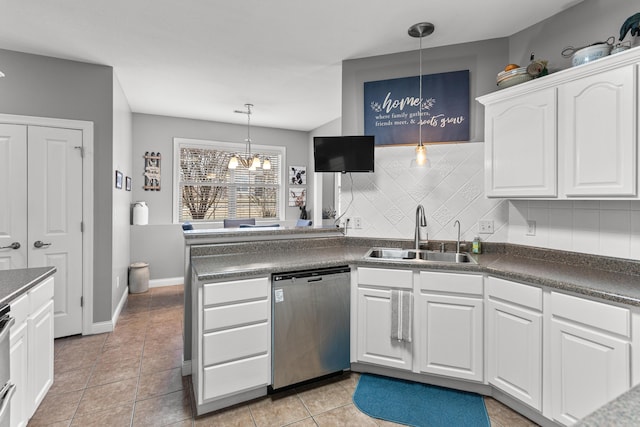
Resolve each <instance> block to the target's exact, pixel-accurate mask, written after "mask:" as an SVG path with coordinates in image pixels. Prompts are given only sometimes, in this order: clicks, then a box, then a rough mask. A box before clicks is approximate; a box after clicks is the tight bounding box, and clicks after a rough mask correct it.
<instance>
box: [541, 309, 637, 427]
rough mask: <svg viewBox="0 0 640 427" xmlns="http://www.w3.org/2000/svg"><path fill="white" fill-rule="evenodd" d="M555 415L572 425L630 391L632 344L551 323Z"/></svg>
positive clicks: (561, 421)
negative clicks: (630, 353) (630, 345)
mask: <svg viewBox="0 0 640 427" xmlns="http://www.w3.org/2000/svg"><path fill="white" fill-rule="evenodd" d="M551 340H552V342H551V411H552V415H553V418H554V419H555V420H556V421H558V422H560V423H562V424H565V425H570V424H573V423H575V422H576V421H578V420H579V419H581V418H583V417H585V416H587V415H588V414H589V413H591V412H593V411H594V410H596V409H598V408H599V407H600V406H602V405H604V404H605V403H607V402H609V401H610V400H612V399H614V398H616V397H617V396H619V395H620V394H622V393H623V392H625V391H627V390H628V389H629V386H630V372H629V351H630V349H629V343H628V342H625V341H623V340H620V339H617V338H615V337H613V336H610V335H608V334H604V333H600V332H596V331H594V330H591V329H588V328H584V327H581V326H579V325H575V324H569V323H567V322H564V321H562V320H560V319H557V318H553V319H552V320H551Z"/></svg>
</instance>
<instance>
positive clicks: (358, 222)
mask: <svg viewBox="0 0 640 427" xmlns="http://www.w3.org/2000/svg"><path fill="white" fill-rule="evenodd" d="M353 228H358V229H360V228H362V218H361V217H359V216H354V217H353Z"/></svg>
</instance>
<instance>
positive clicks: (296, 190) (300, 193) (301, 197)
mask: <svg viewBox="0 0 640 427" xmlns="http://www.w3.org/2000/svg"><path fill="white" fill-rule="evenodd" d="M306 198H307V190H306V188H304V187H289V206H292V207H293V206H297V207H299V208H302V207H303V206H305V205H306V204H307V203H306V201H307V200H306Z"/></svg>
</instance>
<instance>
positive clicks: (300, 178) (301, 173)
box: [289, 166, 307, 185]
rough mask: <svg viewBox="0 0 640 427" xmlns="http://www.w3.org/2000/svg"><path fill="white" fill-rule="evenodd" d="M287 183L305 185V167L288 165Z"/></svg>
mask: <svg viewBox="0 0 640 427" xmlns="http://www.w3.org/2000/svg"><path fill="white" fill-rule="evenodd" d="M289 184H292V185H307V167H306V166H289Z"/></svg>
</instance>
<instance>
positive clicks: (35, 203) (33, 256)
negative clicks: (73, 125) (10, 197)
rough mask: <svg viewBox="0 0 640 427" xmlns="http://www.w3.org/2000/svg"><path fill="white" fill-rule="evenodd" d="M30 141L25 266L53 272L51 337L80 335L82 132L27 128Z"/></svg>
mask: <svg viewBox="0 0 640 427" xmlns="http://www.w3.org/2000/svg"><path fill="white" fill-rule="evenodd" d="M28 141H29V143H28V147H29V149H28V158H29V178H28V190H27V194H28V222H29V225H28V230H29V231H28V239H27V246H28V248H29V256H28V258H29V263H28V264H29V267H43V266H55V267H56V268H57V270H58V271H57V272H56V274H55V276H54V277H55V291H54V307H55V309H54V317H55V337H56V338H58V337H63V336H68V335H73V334H78V333H81V332H82V305H81V298H82V152H81V149H80V147H82V132H81V131H80V130H76V129H61V128H48V127H40V126H29V128H28ZM38 242H40V243H38Z"/></svg>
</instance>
